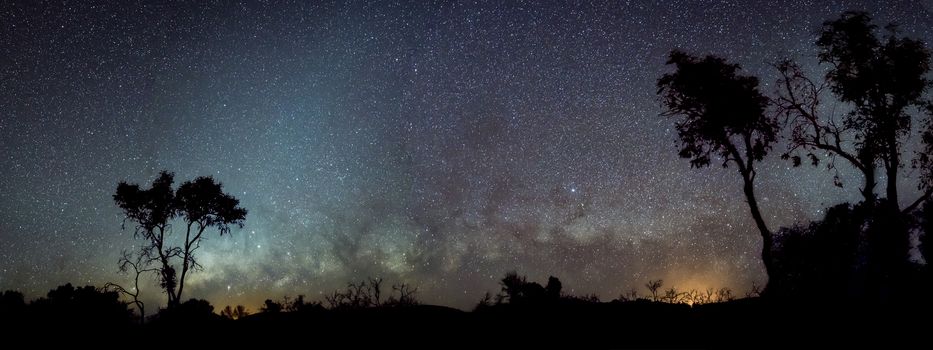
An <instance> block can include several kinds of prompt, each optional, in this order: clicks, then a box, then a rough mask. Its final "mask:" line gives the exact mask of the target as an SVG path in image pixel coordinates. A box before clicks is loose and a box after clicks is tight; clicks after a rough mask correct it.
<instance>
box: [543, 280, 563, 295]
mask: <svg viewBox="0 0 933 350" xmlns="http://www.w3.org/2000/svg"><path fill="white" fill-rule="evenodd" d="M562 288H563V284H561V283H560V279H558V278H557V277H554V276H550V277H548V278H547V285H546V286H544V293H545V296H546V297H548V298H550V299H557V298H560V290H561V289H562Z"/></svg>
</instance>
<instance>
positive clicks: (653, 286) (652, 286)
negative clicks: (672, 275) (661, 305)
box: [645, 280, 664, 301]
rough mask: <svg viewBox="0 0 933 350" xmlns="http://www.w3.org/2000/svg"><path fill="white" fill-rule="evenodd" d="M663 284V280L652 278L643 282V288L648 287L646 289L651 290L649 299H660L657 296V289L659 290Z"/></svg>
mask: <svg viewBox="0 0 933 350" xmlns="http://www.w3.org/2000/svg"><path fill="white" fill-rule="evenodd" d="M663 285H664V280H653V281H648V283H645V288H648V291H649V292H651V300H653V301H660V300H661V298H660V297H659V296H658V291H659V290H661V286H663Z"/></svg>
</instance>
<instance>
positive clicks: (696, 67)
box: [658, 50, 780, 276]
mask: <svg viewBox="0 0 933 350" xmlns="http://www.w3.org/2000/svg"><path fill="white" fill-rule="evenodd" d="M667 64H669V65H674V66H675V71H674V72H673V73H667V74H664V75H662V76H661V78H660V79H658V94H659V95H661V101H662V103H663V105H664V108H665V110H664V111H663V112H662V115H663V116H667V117H674V118H678V119H677V122H676V127H677V132H678V134H679V136H680V141H681V145H680V156H681V157H683V158H689V159H690V165H691V166H693V167H697V168H701V167H706V166H709V165H710V163H711V162H712V161H713V157H717V158H718V159H719V160H721V161H722V166H723V167H728V166H729V164H733V165H735V166H736V167H737V168H738V171H739V174H740V175H741V176H742V182H743V186H742V189H743V192H744V193H745V199H746V201H747V202H748V207H749V210H750V211H751V214H752V218H753V219H754V220H755V225H756V226H757V228H758V231H759V232H760V233H761V238H762V249H761V259H762V262H763V263H764V265H765V271H766V272H767V273H768V275H769V276H770V275H771V274H772V273H773V271H774V268H773V263H772V259H771V251H772V246H773V237H772V233H771V230H770V229H768V226H767V225H766V223H765V221H764V217H763V216H762V214H761V211H760V209H759V207H758V201H757V198H756V197H755V178H756V177H757V172H756V168H755V165H756V163H757V162H760V161H761V160H762V159H764V157H765V156H766V155H767V154H768V151H769V150H770V149H771V146H772V144H773V143H774V142H775V140H776V138H777V133H778V131H779V129H780V128H779V126H778V123H777V121H776V120H775V118H773V117H771V116H768V115H767V114H766V113H765V110H766V108H767V107H768V104H769V100H768V98H767V97H765V96H764V95H762V94H761V92H759V91H758V78H756V77H753V76H747V75H741V74H739V69H740V67H739V66H738V65H737V64H731V63H728V62H726V60H725V59H723V58H720V57H716V56H706V57H704V58H698V57H694V56H691V55H689V54H687V53H684V52H682V51H677V50H675V51H672V52H671V53H670V57H669V58H668V61H667Z"/></svg>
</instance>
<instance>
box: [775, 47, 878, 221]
mask: <svg viewBox="0 0 933 350" xmlns="http://www.w3.org/2000/svg"><path fill="white" fill-rule="evenodd" d="M776 67H777V69H778V72H780V74H781V78H780V79H779V80H778V81H777V84H776V86H777V87H778V88H777V97H775V98H774V99H773V105H774V106H776V107H777V108H778V110H779V111H780V112H781V113H782V114H783V115H784V116H785V117H786V121H787V125H788V126H789V128H790V139H789V141H790V142H789V149H788V151H787V153H785V154H783V155H782V156H781V157H782V158H784V159H791V160H792V161H793V165H794V166H795V167H796V166H800V165H801V163H802V161H801V157H800V154H799V153H801V152H806V157H807V158H808V162H809V163H810V164H812V165H813V166H817V165H819V164H820V156H819V153H820V152H823V153H825V154H826V155H827V156H828V157H829V161H828V162H826V167H827V169H829V170H833V171H835V175H834V176H833V184H834V185H836V186H838V187H842V186H843V183H842V180H841V179H840V177H839V170H838V168H837V167H836V157H841V158H843V159H845V160H846V161H848V163H849V164H850V165H852V166H853V167H854V168H856V169H858V170H859V171H860V172H861V173H862V178H863V186H862V188H861V189H860V192H861V194H862V197H864V198H865V203H867V205H869V206H873V205H874V204H875V199H876V195H875V192H874V191H875V186H876V181H877V180H876V179H875V161H876V158H877V156H876V155H875V154H874V152H873V150H872V149H871V148H868V147H862V148H859V149H854V150H850V149H847V146H848V145H849V143H850V141H851V139H852V138H853V137H854V136H855V135H857V134H858V133H859V130H856V129H855V127H854V126H853V125H850V124H849V123H838V122H837V121H836V120H835V119H834V118H833V117H832V116H829V117H823V116H821V112H820V106H821V102H822V99H821V96H822V95H823V90H824V89H825V88H826V85H825V83H820V84H817V83H816V82H814V81H813V80H811V79H810V78H808V77H807V76H806V75H805V74H804V73H803V71H802V70H801V69H800V66H799V65H797V64H796V63H794V62H792V61H789V60H786V61H784V62H781V63H779V64H778V65H777V66H776Z"/></svg>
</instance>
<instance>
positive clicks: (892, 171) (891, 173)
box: [885, 159, 901, 211]
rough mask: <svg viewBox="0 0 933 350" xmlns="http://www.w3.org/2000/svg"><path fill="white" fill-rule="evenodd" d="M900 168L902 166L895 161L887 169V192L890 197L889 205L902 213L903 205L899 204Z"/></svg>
mask: <svg viewBox="0 0 933 350" xmlns="http://www.w3.org/2000/svg"><path fill="white" fill-rule="evenodd" d="M898 166H900V164H898V161H897V160H896V159H895V160H893V161H892V162H891V165H890V166H889V167H887V169H885V170H887V175H888V181H887V188H886V189H885V190H886V193H887V196H888V205H890V206H891V207H892V208H895V209H898V211H900V207H901V205H900V203H899V202H898V198H897V168H898Z"/></svg>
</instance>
